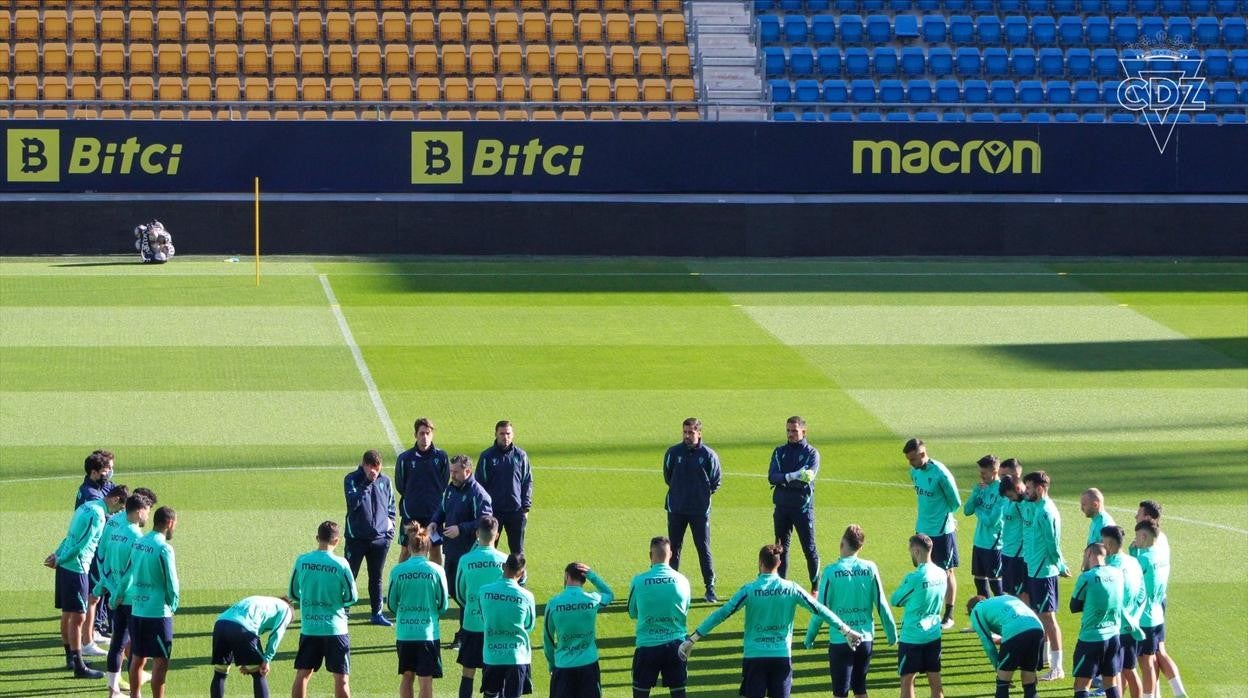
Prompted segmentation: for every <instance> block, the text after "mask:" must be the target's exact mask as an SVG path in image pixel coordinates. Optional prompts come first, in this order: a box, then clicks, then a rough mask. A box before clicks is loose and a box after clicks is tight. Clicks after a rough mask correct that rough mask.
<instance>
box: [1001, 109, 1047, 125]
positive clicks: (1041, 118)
mask: <svg viewBox="0 0 1248 698" xmlns="http://www.w3.org/2000/svg"><path fill="white" fill-rule="evenodd" d="M1001 120H1002V121H1006V118H1005V114H1002V115H1001ZM1026 121H1027V123H1029V124H1047V123H1050V122H1051V121H1053V118H1052V117H1051V116H1049V113H1048V112H1047V111H1033V112H1031V113H1029V114H1027V117H1026Z"/></svg>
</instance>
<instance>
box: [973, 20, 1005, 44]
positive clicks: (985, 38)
mask: <svg viewBox="0 0 1248 698" xmlns="http://www.w3.org/2000/svg"><path fill="white" fill-rule="evenodd" d="M975 34H976V35H978V36H979V43H981V44H983V45H985V46H995V45H998V44H1000V43H1001V19H1000V18H999V17H997V16H996V15H980V16H979V17H976V18H975Z"/></svg>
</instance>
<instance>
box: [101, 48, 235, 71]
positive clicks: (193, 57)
mask: <svg viewBox="0 0 1248 698" xmlns="http://www.w3.org/2000/svg"><path fill="white" fill-rule="evenodd" d="M103 61H104V56H103V55H101V56H100V62H101V63H102V62H103ZM186 74H187V75H210V74H212V49H210V48H208V44H188V45H187V47H186Z"/></svg>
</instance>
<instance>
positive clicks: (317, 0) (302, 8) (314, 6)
mask: <svg viewBox="0 0 1248 698" xmlns="http://www.w3.org/2000/svg"><path fill="white" fill-rule="evenodd" d="M295 11H296V12H320V11H321V0H295Z"/></svg>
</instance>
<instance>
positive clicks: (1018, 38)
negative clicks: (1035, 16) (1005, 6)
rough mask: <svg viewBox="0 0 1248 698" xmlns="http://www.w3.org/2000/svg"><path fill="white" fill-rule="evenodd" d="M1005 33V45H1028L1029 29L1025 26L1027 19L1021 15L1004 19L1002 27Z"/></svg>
mask: <svg viewBox="0 0 1248 698" xmlns="http://www.w3.org/2000/svg"><path fill="white" fill-rule="evenodd" d="M1002 29H1003V30H1004V32H1005V43H1006V44H1007V45H1009V46H1026V45H1027V44H1028V43H1030V40H1029V38H1028V37H1029V35H1030V31H1031V30H1030V28H1029V27H1028V25H1027V18H1026V17H1023V16H1021V15H1010V16H1008V17H1006V18H1005V22H1004V24H1003V25H1002Z"/></svg>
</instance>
